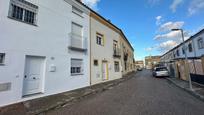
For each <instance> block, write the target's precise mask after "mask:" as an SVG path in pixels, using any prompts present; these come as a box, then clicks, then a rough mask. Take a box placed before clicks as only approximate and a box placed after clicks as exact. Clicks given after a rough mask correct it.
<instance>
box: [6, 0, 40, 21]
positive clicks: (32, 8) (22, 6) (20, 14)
mask: <svg viewBox="0 0 204 115" xmlns="http://www.w3.org/2000/svg"><path fill="white" fill-rule="evenodd" d="M37 11H38V6H36V5H34V4H32V3H30V2H27V1H25V0H11V1H10V8H9V17H10V18H11V19H15V20H18V21H21V22H25V23H28V24H32V25H36V15H37Z"/></svg>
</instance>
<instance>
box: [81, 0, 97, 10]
mask: <svg viewBox="0 0 204 115" xmlns="http://www.w3.org/2000/svg"><path fill="white" fill-rule="evenodd" d="M82 2H83V3H84V4H86V5H87V6H89V7H90V8H93V9H95V10H98V7H97V4H98V2H100V0H82Z"/></svg>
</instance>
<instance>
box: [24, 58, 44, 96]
mask: <svg viewBox="0 0 204 115" xmlns="http://www.w3.org/2000/svg"><path fill="white" fill-rule="evenodd" d="M44 73H45V57H37V56H26V59H25V69H24V81H23V96H27V95H32V94H37V93H42V92H43V88H42V84H43V77H44Z"/></svg>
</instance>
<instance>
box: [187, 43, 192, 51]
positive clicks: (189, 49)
mask: <svg viewBox="0 0 204 115" xmlns="http://www.w3.org/2000/svg"><path fill="white" fill-rule="evenodd" d="M188 51H189V52H192V51H193V47H192V43H189V44H188Z"/></svg>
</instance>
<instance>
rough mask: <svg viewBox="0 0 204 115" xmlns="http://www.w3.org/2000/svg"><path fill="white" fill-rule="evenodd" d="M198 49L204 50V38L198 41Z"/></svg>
mask: <svg viewBox="0 0 204 115" xmlns="http://www.w3.org/2000/svg"><path fill="white" fill-rule="evenodd" d="M198 48H199V49H202V48H203V38H199V39H198Z"/></svg>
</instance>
